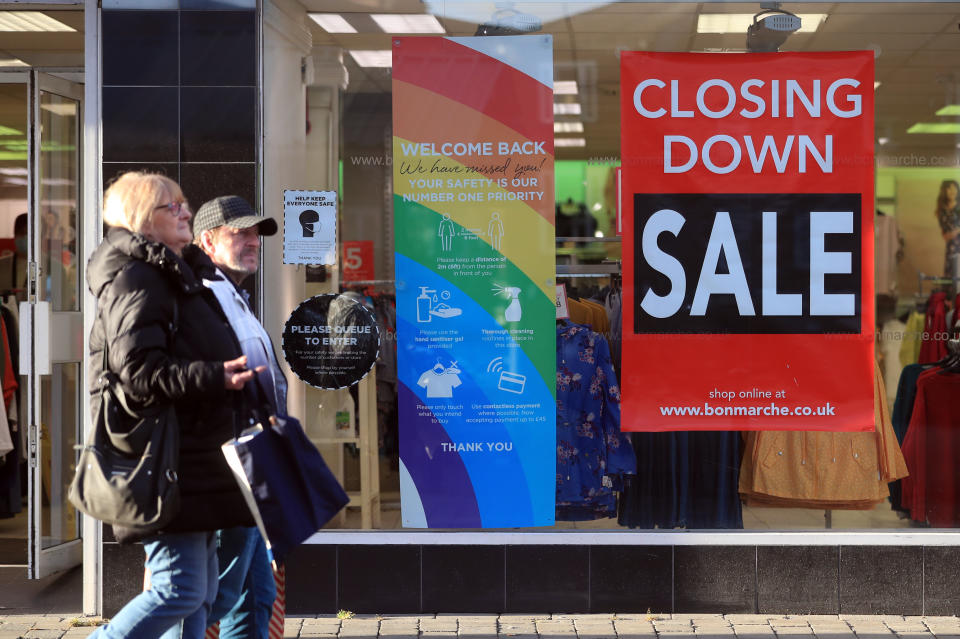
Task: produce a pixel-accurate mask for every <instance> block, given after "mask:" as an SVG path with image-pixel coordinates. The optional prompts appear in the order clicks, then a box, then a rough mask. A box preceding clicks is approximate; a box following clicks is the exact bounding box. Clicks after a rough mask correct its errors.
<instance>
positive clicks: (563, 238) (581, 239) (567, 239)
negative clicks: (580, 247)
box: [556, 235, 621, 243]
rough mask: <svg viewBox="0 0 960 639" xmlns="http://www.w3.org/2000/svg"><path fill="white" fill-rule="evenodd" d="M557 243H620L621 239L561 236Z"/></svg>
mask: <svg viewBox="0 0 960 639" xmlns="http://www.w3.org/2000/svg"><path fill="white" fill-rule="evenodd" d="M556 240H557V242H558V243H559V242H620V241H621V238H619V237H591V236H589V235H587V236H584V237H568V236H564V235H561V236H559V237H557V238H556Z"/></svg>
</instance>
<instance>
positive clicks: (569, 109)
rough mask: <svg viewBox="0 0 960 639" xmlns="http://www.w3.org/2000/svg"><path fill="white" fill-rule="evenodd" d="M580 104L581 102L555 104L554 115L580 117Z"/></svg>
mask: <svg viewBox="0 0 960 639" xmlns="http://www.w3.org/2000/svg"><path fill="white" fill-rule="evenodd" d="M580 113H581V109H580V103H579V102H554V103H553V114H554V115H580Z"/></svg>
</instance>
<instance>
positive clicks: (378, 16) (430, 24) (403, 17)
mask: <svg viewBox="0 0 960 639" xmlns="http://www.w3.org/2000/svg"><path fill="white" fill-rule="evenodd" d="M370 17H371V18H373V21H374V22H376V23H377V26H379V27H380V28H381V29H383V30H384V32H386V33H446V31H445V30H444V28H443V25H441V24H440V22H438V21H437V19H436V18H434V17H433V16H431V15H429V14H426V13H413V14H409V13H408V14H393V13H374V14H371V16H370Z"/></svg>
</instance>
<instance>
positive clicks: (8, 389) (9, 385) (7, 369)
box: [0, 317, 18, 408]
mask: <svg viewBox="0 0 960 639" xmlns="http://www.w3.org/2000/svg"><path fill="white" fill-rule="evenodd" d="M0 339H2V340H3V342H2V347H3V405H4V407H5V408H10V402H12V401H13V395H14V393H16V391H17V386H18V384H17V376H16V375H15V374H14V372H13V360H12V359H10V336H9V335H7V323H6V322H4V321H3V318H2V317H0Z"/></svg>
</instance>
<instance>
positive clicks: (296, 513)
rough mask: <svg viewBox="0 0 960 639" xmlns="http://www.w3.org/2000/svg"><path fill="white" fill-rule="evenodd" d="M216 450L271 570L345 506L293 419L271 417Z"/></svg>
mask: <svg viewBox="0 0 960 639" xmlns="http://www.w3.org/2000/svg"><path fill="white" fill-rule="evenodd" d="M221 448H222V450H223V455H224V457H226V459H227V463H228V464H229V466H230V468H231V470H232V471H233V474H234V478H235V479H236V480H237V483H238V484H239V486H240V490H241V492H242V493H243V495H244V497H245V498H246V500H247V505H248V506H249V507H250V512H251V513H252V514H253V518H254V520H255V521H256V523H257V527H258V528H259V529H260V534H262V535H263V539H264V541H265V542H266V545H267V550H268V551H269V552H270V555H271V562H273V564H274V568H275V569H276V567H277V562H281V561H283V559H284V558H285V557H286V556H287V555H288V554H290V551H292V550H293V549H294V548H295V547H297V546H298V545H299V544H301V543H302V542H303V541H305V540H306V539H307V538H308V537H310V535H312V534H313V533H315V532H316V531H318V530H319V529H320V528H322V527H323V526H324V524H326V523H327V522H328V521H330V520H331V519H332V518H333V516H334V515H336V514H337V513H338V512H339V511H340V509H341V508H343V507H344V506H346V505H347V502H349V501H350V498H349V497H347V494H346V492H344V490H343V487H342V486H341V485H340V482H338V481H337V479H336V477H334V475H333V473H332V472H331V471H330V469H329V468H328V467H327V464H326V462H324V461H323V457H321V456H320V452H319V451H318V450H317V449H316V448H315V447H314V445H313V444H312V443H311V442H310V440H309V439H307V436H306V435H305V434H304V432H303V427H302V426H301V425H300V422H299V421H298V420H297V419H296V418H294V417H290V416H274V417H271V418H270V419H269V421H266V423H263V422H261V423H260V424H258V425H257V426H255V427H253V428H252V429H248V430H247V431H244V433H242V434H241V435H240V436H239V437H237V438H235V439H232V440H230V441H228V442H226V443H225V444H223V446H222V447H221Z"/></svg>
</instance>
